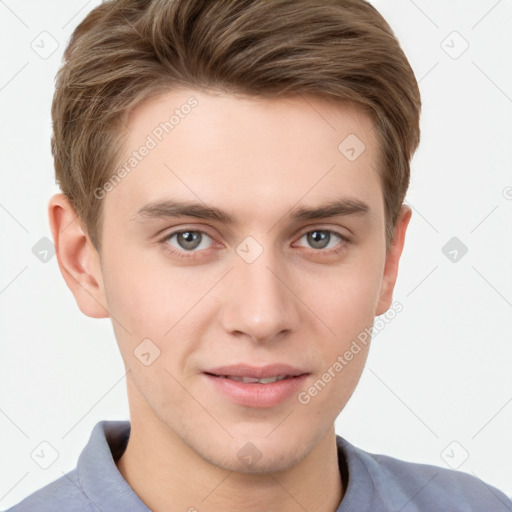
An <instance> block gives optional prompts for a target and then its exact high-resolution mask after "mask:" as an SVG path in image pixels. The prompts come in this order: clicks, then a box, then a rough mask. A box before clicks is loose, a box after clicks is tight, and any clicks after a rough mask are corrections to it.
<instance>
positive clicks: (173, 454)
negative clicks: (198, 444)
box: [116, 418, 344, 512]
mask: <svg viewBox="0 0 512 512" xmlns="http://www.w3.org/2000/svg"><path fill="white" fill-rule="evenodd" d="M116 464H117V468H118V469H119V471H120V473H121V474H122V476H123V478H124V479H125V480H126V481H127V482H128V484H129V485H130V486H131V487H132V489H133V490H134V491H135V493H136V494H137V495H138V496H139V497H140V499H141V500H142V501H143V502H144V503H145V504H146V506H148V508H150V509H151V510H152V511H153V512H164V511H167V510H184V511H189V512H206V511H216V512H224V511H226V512H228V511H232V510H233V507H235V508H237V509H241V510H242V509H243V510H244V511H247V512H253V511H254V512H261V510H279V511H280V512H299V511H300V512H303V511H304V510H308V511H310V512H313V511H314V512H334V511H335V510H336V509H337V507H338V506H339V504H340V502H341V499H342V497H343V492H344V488H343V483H342V481H341V478H340V471H339V466H338V455H337V448H336V435H335V432H334V426H333V427H332V428H331V429H329V431H328V432H327V433H326V434H325V435H324V436H323V437H322V438H321V439H320V441H319V443H318V444H317V445H316V446H315V447H314V448H313V450H312V451H311V452H310V453H309V454H308V455H307V456H306V457H305V458H304V459H302V460H301V461H300V462H299V463H298V464H296V465H295V466H293V467H291V468H290V469H288V470H286V471H281V472H276V473H263V474H254V473H236V472H232V471H227V470H225V469H223V468H220V467H218V466H215V465H213V464H211V463H210V462H208V461H206V460H204V459H203V458H202V457H200V456H199V454H197V453H196V452H195V451H194V450H192V449H191V448H190V447H189V446H187V445H186V444H185V443H183V442H182V441H181V439H179V438H178V437H177V436H176V435H175V434H174V433H173V432H171V431H170V430H169V429H168V428H167V427H165V426H164V425H163V424H162V423H160V422H159V421H158V420H154V421H144V422H138V421H136V419H135V418H133V419H132V422H131V432H130V438H129V441H128V445H127V447H126V450H125V452H124V453H123V455H122V456H121V458H120V459H119V460H118V461H117V462H116Z"/></svg>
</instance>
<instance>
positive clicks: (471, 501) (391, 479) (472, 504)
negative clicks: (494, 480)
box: [337, 436, 512, 512]
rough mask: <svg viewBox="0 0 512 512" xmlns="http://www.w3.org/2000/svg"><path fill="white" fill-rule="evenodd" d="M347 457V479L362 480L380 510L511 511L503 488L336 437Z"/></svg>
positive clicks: (511, 506)
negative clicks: (367, 449) (401, 458)
mask: <svg viewBox="0 0 512 512" xmlns="http://www.w3.org/2000/svg"><path fill="white" fill-rule="evenodd" d="M337 439H338V446H341V448H342V450H343V452H344V453H345V456H346V458H347V463H348V469H349V486H348V488H347V492H348V490H349V489H350V486H351V484H354V485H355V486H356V487H357V483H355V482H351V481H350V478H351V477H352V478H353V479H359V481H365V482H366V485H367V487H371V492H372V493H373V500H374V501H375V504H377V503H378V504H379V505H380V506H381V507H382V508H383V510H402V512H407V511H415V512H416V511H429V512H430V511H432V510H450V512H459V511H460V512H473V511H474V512H477V511H478V512H481V511H483V510H485V511H487V510H492V511H494V512H506V511H509V512H510V511H512V501H511V499H510V498H508V497H507V496H506V495H505V494H504V493H503V492H502V491H500V490H498V489H496V488H495V487H493V486H491V485H489V484H487V483H485V482H483V481H482V480H480V479H479V478H477V477H476V476H473V475H470V474H468V473H464V472H462V471H455V470H452V469H447V468H442V467H438V466H433V465H429V464H418V463H414V462H406V461H403V460H399V459H396V458H393V457H390V456H387V455H379V454H373V453H368V452H365V451H364V450H361V449H359V448H356V447H355V446H353V445H351V444H350V443H348V442H347V441H346V440H345V439H343V438H341V437H339V436H338V438H337Z"/></svg>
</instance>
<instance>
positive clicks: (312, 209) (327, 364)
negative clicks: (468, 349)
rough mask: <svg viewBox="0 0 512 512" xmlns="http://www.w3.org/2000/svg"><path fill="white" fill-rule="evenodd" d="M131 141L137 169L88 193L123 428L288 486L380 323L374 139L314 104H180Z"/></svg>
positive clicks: (136, 124)
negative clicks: (96, 209) (145, 428)
mask: <svg viewBox="0 0 512 512" xmlns="http://www.w3.org/2000/svg"><path fill="white" fill-rule="evenodd" d="M190 98H193V99H190ZM185 105H188V107H185ZM173 112H176V115H175V117H174V119H171V123H172V127H171V128H170V126H171V125H170V124H168V125H165V122H166V121H169V119H170V116H171V115H172V113H173ZM161 123H163V124H161ZM127 126H128V132H127V133H128V135H127V143H126V147H125V149H126V151H125V154H124V161H123V162H129V159H130V158H131V157H134V158H136V162H135V160H133V161H131V165H132V168H131V170H130V171H129V172H125V173H120V175H121V178H122V179H120V180H117V182H115V183H114V182H113V184H112V185H111V186H108V187H107V189H108V190H107V189H102V190H104V191H105V193H104V194H103V192H98V193H99V194H101V195H104V197H103V199H102V201H103V227H102V235H101V240H102V249H101V269H102V273H101V275H100V276H99V279H98V281H99V292H98V293H100V294H101V297H102V300H103V301H104V303H106V305H107V308H108V311H109V314H110V316H111V318H112V320H113V326H114V330H115V335H116V338H117V341H118V344H119V348H120V351H121V355H122V357H123V360H124V363H125V365H126V369H127V370H129V373H128V375H127V382H128V393H129V399H130V409H131V415H132V422H134V421H136V418H144V422H146V424H151V425H153V426H154V427H155V428H157V429H158V430H159V431H160V432H165V436H166V437H167V439H169V442H171V443H182V445H183V446H185V447H186V449H187V450H191V453H194V454H197V455H199V456H200V457H201V458H202V459H204V460H206V461H209V462H211V463H213V464H215V465H216V466H219V467H222V468H225V469H228V470H231V471H239V472H240V471H245V472H260V471H280V470H285V469H287V468H290V467H291V466H293V465H294V464H296V463H297V462H298V461H300V460H301V459H303V458H304V457H305V456H307V455H308V454H309V453H310V452H311V451H312V450H313V448H314V447H315V446H316V445H317V444H318V443H319V442H320V441H321V440H322V439H323V438H324V437H325V436H326V434H328V433H332V432H333V424H334V420H335V418H336V416H337V415H338V414H339V412H340V411H341V409H342V408H343V407H344V406H345V404H346V403H347V401H348V399H349V397H350V396H351V394H352V392H353V391H354V388H355V386H356V384H357V382H358V380H359V377H360V374H361V372H362V370H363V367H364V363H365V360H366V357H367V351H368V343H366V344H364V343H361V341H359V342H358V343H357V345H358V348H359V350H358V351H356V350H355V349H354V341H355V340H358V335H360V334H361V333H363V332H365V329H370V328H371V326H372V324H373V320H374V317H375V315H377V314H382V313H383V312H385V310H386V309H387V308H388V307H389V302H390V293H391V291H390V288H391V290H392V286H393V284H394V279H393V276H387V274H386V272H387V270H386V269H388V268H392V267H393V265H392V263H393V262H391V263H390V262H389V261H388V260H387V259H390V258H392V257H395V256H392V255H388V253H387V252H386V246H385V218H384V202H383V196H382V189H381V185H380V179H379V175H378V169H379V148H378V144H377V141H376V137H375V133H374V127H373V124H372V122H371V121H370V119H369V118H368V117H366V116H365V115H364V114H362V113H361V112H359V111H358V110H357V109H354V108H353V107H351V106H349V105H346V106H340V105H339V104H338V105H332V104H330V103H328V102H326V101H325V100H320V99H318V98H305V97H293V98H287V99H279V100H263V99H256V98H247V97H242V96H233V95H226V94H220V93H218V94H214V93H212V92H208V93H206V92H199V91H196V90H187V91H173V92H171V93H166V94H164V95H162V96H160V97H158V98H156V99H151V100H149V101H147V102H146V103H144V104H142V105H140V106H139V107H138V108H137V109H136V110H134V111H133V113H132V115H131V117H130V119H129V122H128V124H127ZM148 137H149V138H148ZM347 137H348V139H347ZM344 141H345V142H344ZM340 144H341V145H340ZM363 144H364V146H363ZM144 145H145V146H146V148H148V150H147V151H146V150H143V149H141V147H142V146H144ZM134 152H135V156H134ZM129 165H130V164H129ZM329 207H330V209H329ZM390 273H391V274H392V273H393V272H392V271H391V272H390ZM359 340H361V337H360V338H359ZM351 347H352V348H351ZM347 351H349V352H352V357H350V358H348V357H347V356H346V352H347ZM261 379H263V380H261ZM139 423H140V424H142V423H143V422H142V421H140V420H139ZM244 464H245V466H244Z"/></svg>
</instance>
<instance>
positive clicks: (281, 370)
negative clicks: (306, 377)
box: [204, 363, 308, 379]
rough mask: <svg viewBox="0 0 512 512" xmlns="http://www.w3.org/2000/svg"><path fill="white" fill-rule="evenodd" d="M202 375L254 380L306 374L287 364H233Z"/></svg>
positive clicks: (213, 369)
mask: <svg viewBox="0 0 512 512" xmlns="http://www.w3.org/2000/svg"><path fill="white" fill-rule="evenodd" d="M204 373H210V374H213V375H224V376H229V377H253V378H255V379H265V378H268V377H277V376H279V375H287V376H290V377H297V376H299V375H303V374H305V373H308V372H306V371H304V370H301V369H300V368H296V367H294V366H290V365H288V364H279V363H278V364H269V365H266V366H251V365H249V364H235V365H230V366H219V367H216V368H211V369H209V370H206V371H205V372H204Z"/></svg>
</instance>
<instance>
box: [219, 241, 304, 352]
mask: <svg viewBox="0 0 512 512" xmlns="http://www.w3.org/2000/svg"><path fill="white" fill-rule="evenodd" d="M249 261H250V260H246V259H244V257H242V256H239V255H238V254H235V255H234V268H233V270H232V271H231V272H230V273H229V277H230V279H228V280H227V282H226V283H224V286H225V290H224V294H223V296H224V297H225V301H224V303H223V310H222V323H223V328H224V330H225V331H226V332H228V333H229V334H231V335H234V336H238V337H240V338H242V337H245V338H247V339H250V340H252V341H254V342H258V343H266V342H272V341H278V340H279V339H281V338H282V337H283V336H285V335H286V334H288V335H289V334H290V333H291V332H293V331H295V330H296V328H297V325H298V322H299V319H300V311H299V309H298V308H299V304H300V301H299V300H298V298H297V297H296V296H295V295H294V293H293V291H292V290H293V286H291V284H290V283H289V281H290V275H289V274H290V272H286V268H285V265H284V263H283V262H278V261H277V258H276V257H275V255H274V253H273V251H271V250H270V249H265V250H263V252H262V253H261V254H260V255H259V256H258V257H257V258H256V259H255V260H254V261H252V262H249Z"/></svg>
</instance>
